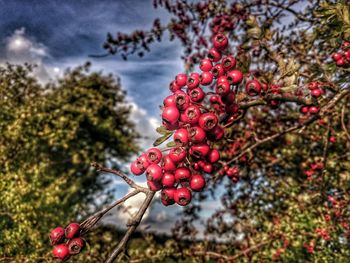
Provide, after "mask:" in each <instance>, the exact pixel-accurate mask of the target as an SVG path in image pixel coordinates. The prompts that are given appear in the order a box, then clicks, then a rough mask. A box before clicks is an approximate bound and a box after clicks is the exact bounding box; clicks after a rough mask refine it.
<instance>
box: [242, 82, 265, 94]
mask: <svg viewBox="0 0 350 263" xmlns="http://www.w3.org/2000/svg"><path fill="white" fill-rule="evenodd" d="M245 90H246V92H247V94H248V95H249V96H252V97H254V96H257V95H259V94H260V92H261V84H260V82H259V81H257V80H255V79H253V80H250V81H248V82H247V84H246V85H245Z"/></svg>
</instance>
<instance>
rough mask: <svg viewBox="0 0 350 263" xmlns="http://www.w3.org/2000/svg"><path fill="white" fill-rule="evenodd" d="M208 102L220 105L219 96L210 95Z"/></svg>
mask: <svg viewBox="0 0 350 263" xmlns="http://www.w3.org/2000/svg"><path fill="white" fill-rule="evenodd" d="M209 101H210V102H211V103H219V104H221V103H222V101H221V98H220V96H219V95H212V96H210V99H209Z"/></svg>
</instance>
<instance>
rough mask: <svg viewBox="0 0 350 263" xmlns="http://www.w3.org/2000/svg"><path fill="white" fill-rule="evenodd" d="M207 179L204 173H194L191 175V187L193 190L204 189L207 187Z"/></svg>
mask: <svg viewBox="0 0 350 263" xmlns="http://www.w3.org/2000/svg"><path fill="white" fill-rule="evenodd" d="M205 184H206V183H205V179H204V177H203V175H200V174H194V175H192V177H191V180H190V187H191V189H192V190H193V191H196V192H200V191H202V190H203V189H204V187H205Z"/></svg>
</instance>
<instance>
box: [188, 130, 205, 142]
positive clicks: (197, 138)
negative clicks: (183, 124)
mask: <svg viewBox="0 0 350 263" xmlns="http://www.w3.org/2000/svg"><path fill="white" fill-rule="evenodd" d="M189 134H190V140H191V142H193V143H200V142H203V141H204V140H205V138H206V134H205V131H204V130H203V129H202V128H200V127H198V126H195V127H191V128H190V129H189Z"/></svg>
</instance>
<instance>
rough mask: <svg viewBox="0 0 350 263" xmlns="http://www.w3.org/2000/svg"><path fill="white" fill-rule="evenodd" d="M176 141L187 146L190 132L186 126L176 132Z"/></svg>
mask: <svg viewBox="0 0 350 263" xmlns="http://www.w3.org/2000/svg"><path fill="white" fill-rule="evenodd" d="M174 142H175V143H176V144H177V145H180V146H185V145H187V144H188V142H189V134H188V131H187V130H186V129H184V128H181V129H178V130H177V131H176V132H175V133H174Z"/></svg>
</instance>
